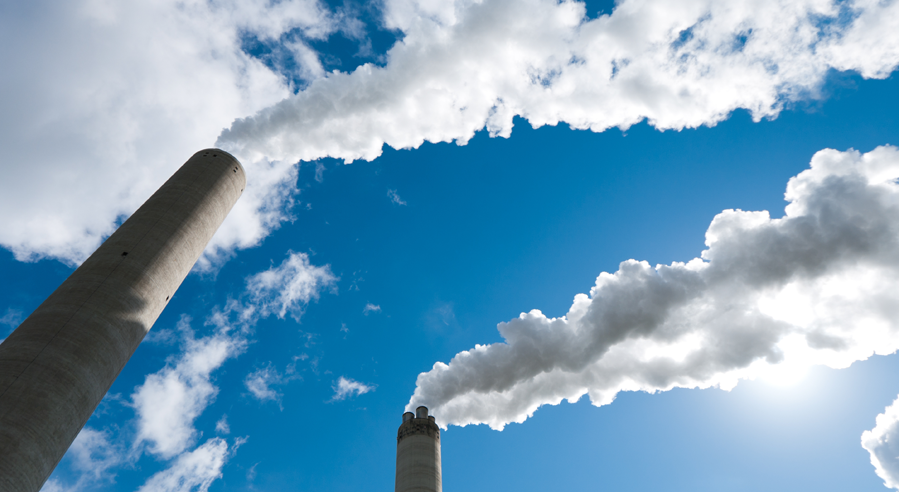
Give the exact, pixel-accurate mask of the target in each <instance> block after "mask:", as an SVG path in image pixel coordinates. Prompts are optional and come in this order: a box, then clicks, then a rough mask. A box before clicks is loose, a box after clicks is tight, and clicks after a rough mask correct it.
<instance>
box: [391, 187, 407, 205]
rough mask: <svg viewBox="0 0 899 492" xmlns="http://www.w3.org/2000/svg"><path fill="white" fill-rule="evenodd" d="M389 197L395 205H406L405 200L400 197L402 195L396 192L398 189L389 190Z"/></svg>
mask: <svg viewBox="0 0 899 492" xmlns="http://www.w3.org/2000/svg"><path fill="white" fill-rule="evenodd" d="M387 197H388V198H390V201H391V202H393V203H394V204H395V205H406V202H405V200H403V199H402V198H400V195H399V194H398V193H397V192H396V190H387Z"/></svg>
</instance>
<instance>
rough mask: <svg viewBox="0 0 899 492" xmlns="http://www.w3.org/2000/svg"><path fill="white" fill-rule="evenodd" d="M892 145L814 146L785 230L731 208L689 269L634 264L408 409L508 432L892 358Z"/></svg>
mask: <svg viewBox="0 0 899 492" xmlns="http://www.w3.org/2000/svg"><path fill="white" fill-rule="evenodd" d="M897 178H899V149H897V148H895V147H891V146H885V147H879V148H877V149H875V150H873V151H871V152H869V153H867V154H861V153H859V152H857V151H854V150H849V151H846V152H838V151H836V150H829V149H828V150H822V151H820V152H818V153H817V154H815V156H814V157H813V158H812V160H811V168H810V169H808V170H806V171H804V172H802V173H800V174H799V175H797V176H795V177H793V178H792V179H790V181H789V183H788V185H787V191H786V194H785V198H786V200H787V201H788V202H789V203H788V205H787V207H786V210H785V212H786V213H785V215H784V216H783V217H782V218H777V219H772V218H771V217H770V216H769V214H768V212H747V211H741V210H725V211H724V212H722V213H720V214H719V215H717V216H716V217H715V218H714V220H713V221H712V223H711V225H710V226H709V228H708V231H707V232H706V246H707V249H706V250H704V251H703V252H702V254H701V255H700V257H699V258H694V259H692V260H690V261H688V262H686V263H679V262H678V263H672V264H670V265H657V266H655V267H652V266H650V265H649V264H648V263H646V262H641V261H635V260H628V261H625V262H623V263H621V265H620V267H619V270H618V271H617V272H614V273H602V274H600V276H599V277H598V278H597V279H596V284H595V286H594V287H593V288H592V289H591V290H590V293H589V294H578V295H577V296H575V298H574V303H573V304H572V306H571V308H570V309H569V310H568V313H567V314H566V315H565V316H562V317H558V318H550V317H547V316H545V315H544V314H543V313H541V312H540V311H538V310H533V311H531V312H529V313H523V314H521V316H519V317H518V318H516V319H513V320H511V321H508V322H506V323H500V324H499V327H498V328H499V332H500V334H501V335H502V337H503V338H504V341H503V342H500V343H494V344H490V345H477V346H475V347H474V348H473V349H471V350H467V351H464V352H460V353H459V354H457V355H456V356H455V357H453V359H452V360H451V361H450V362H449V364H445V363H442V362H438V363H436V364H435V365H434V367H433V369H431V370H430V371H429V372H426V373H422V374H420V375H419V376H418V380H417V387H416V389H415V392H414V395H413V396H412V398H411V400H410V402H409V405H408V406H407V409H412V408H415V407H417V406H418V405H426V406H428V407H429V408H431V409H432V410H433V412H434V413H435V414H436V415H440V417H441V419H440V421H441V423H442V424H443V425H466V424H479V423H485V424H488V425H489V426H491V427H492V428H494V429H502V428H503V427H504V426H505V425H506V424H508V423H510V422H522V421H524V420H525V419H526V418H528V417H529V416H531V415H532V414H533V413H534V411H535V410H537V408H539V407H540V406H541V405H546V404H552V405H555V404H558V403H559V402H561V401H562V400H563V399H567V400H568V401H570V402H574V401H577V400H578V399H579V398H580V397H581V396H583V395H584V394H587V395H589V397H590V400H591V401H592V402H593V404H594V405H605V404H609V403H611V402H612V400H613V399H614V398H615V396H616V395H617V394H618V392H620V391H647V392H655V391H665V390H669V389H672V388H675V387H682V388H707V387H711V386H718V387H721V388H723V389H729V388H732V387H733V386H734V385H736V384H737V382H738V381H739V380H740V379H745V378H755V377H761V376H768V377H778V378H785V377H793V376H795V375H797V374H801V373H802V371H803V370H805V369H806V368H808V367H810V366H812V365H826V366H829V367H834V368H842V367H847V366H849V365H850V364H852V363H853V362H854V361H858V360H864V359H866V358H868V357H870V356H871V355H872V354H890V353H893V352H895V351H896V350H897V348H899V325H897V324H896V321H895V320H896V319H897V317H899V303H897V292H899V281H897V278H899V275H897V274H899V184H897Z"/></svg>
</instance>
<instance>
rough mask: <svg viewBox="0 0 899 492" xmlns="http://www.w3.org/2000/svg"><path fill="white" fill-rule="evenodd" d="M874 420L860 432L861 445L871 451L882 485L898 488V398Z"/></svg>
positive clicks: (873, 463)
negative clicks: (870, 426)
mask: <svg viewBox="0 0 899 492" xmlns="http://www.w3.org/2000/svg"><path fill="white" fill-rule="evenodd" d="M876 422H877V424H876V425H875V426H874V428H873V429H871V430H869V431H865V432H864V433H862V447H863V448H865V449H866V450H868V452H869V453H871V464H872V465H874V470H875V471H876V472H877V476H879V477H880V478H882V479H883V482H884V485H885V486H887V487H890V488H893V489H899V398H897V399H896V401H894V402H893V404H892V405H890V406H888V407H886V410H884V412H883V413H882V414H880V415H878V416H877V419H876Z"/></svg>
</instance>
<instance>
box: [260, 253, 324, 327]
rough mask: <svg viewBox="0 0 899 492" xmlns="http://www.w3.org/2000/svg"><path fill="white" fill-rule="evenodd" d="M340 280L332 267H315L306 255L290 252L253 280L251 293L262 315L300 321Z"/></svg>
mask: <svg viewBox="0 0 899 492" xmlns="http://www.w3.org/2000/svg"><path fill="white" fill-rule="evenodd" d="M337 280H338V279H337V277H335V276H334V275H333V274H332V273H331V268H330V267H329V266H328V265H325V266H322V267H320V266H315V265H312V264H311V263H309V256H308V255H307V254H306V253H289V254H288V256H287V259H285V260H284V261H283V262H281V265H279V266H277V267H272V268H269V269H268V270H266V271H264V272H259V273H257V274H255V275H253V276H251V277H249V278H248V279H247V293H248V295H249V296H250V299H251V302H252V304H253V306H255V308H256V309H258V313H259V314H260V315H262V316H267V315H269V314H277V315H278V317H279V318H284V316H285V315H287V314H288V313H290V315H291V316H292V317H293V318H294V319H296V320H297V321H299V319H300V317H301V316H302V314H303V311H304V309H305V306H306V304H308V303H309V301H312V300H318V295H319V292H321V290H322V289H323V288H325V287H333V285H334V284H335V283H336V282H337Z"/></svg>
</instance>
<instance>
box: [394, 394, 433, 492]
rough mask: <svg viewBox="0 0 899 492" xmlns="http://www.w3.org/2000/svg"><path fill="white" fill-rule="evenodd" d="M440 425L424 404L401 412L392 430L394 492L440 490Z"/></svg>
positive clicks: (430, 491) (429, 491)
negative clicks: (413, 411)
mask: <svg viewBox="0 0 899 492" xmlns="http://www.w3.org/2000/svg"><path fill="white" fill-rule="evenodd" d="M442 491H443V480H442V478H441V476H440V428H439V427H437V423H436V422H435V420H434V417H433V416H428V407H418V408H416V409H415V414H412V412H406V413H404V414H403V423H402V424H400V428H399V430H397V433H396V492H442Z"/></svg>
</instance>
